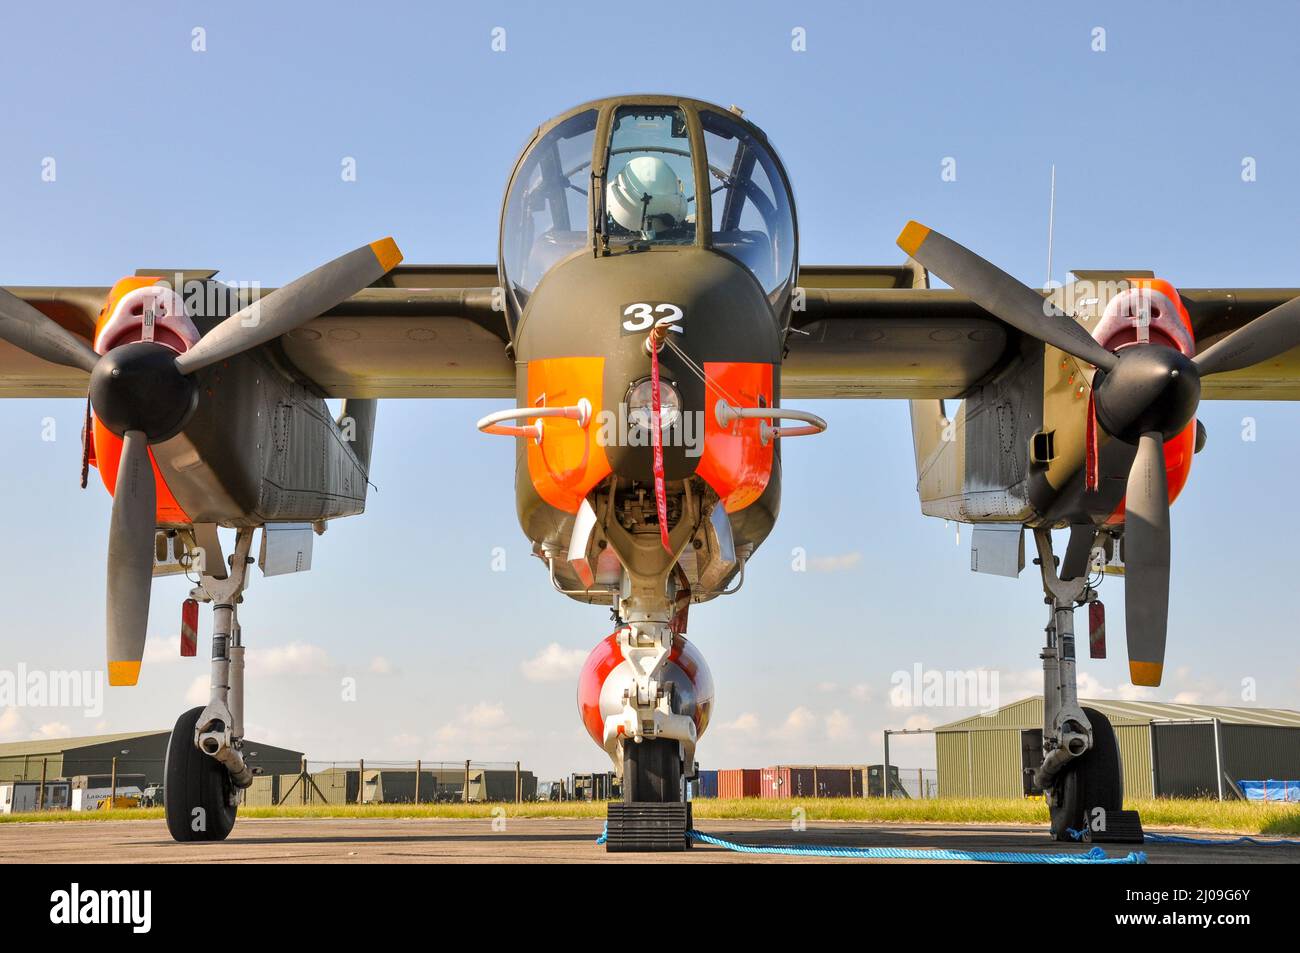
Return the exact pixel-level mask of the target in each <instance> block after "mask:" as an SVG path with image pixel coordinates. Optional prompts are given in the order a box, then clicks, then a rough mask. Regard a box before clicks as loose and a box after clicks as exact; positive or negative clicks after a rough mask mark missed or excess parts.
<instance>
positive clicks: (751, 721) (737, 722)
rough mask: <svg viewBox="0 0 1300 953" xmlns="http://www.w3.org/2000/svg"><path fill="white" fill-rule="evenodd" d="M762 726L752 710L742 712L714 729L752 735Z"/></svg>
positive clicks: (730, 733)
mask: <svg viewBox="0 0 1300 953" xmlns="http://www.w3.org/2000/svg"><path fill="white" fill-rule="evenodd" d="M761 728H762V722H760V721H759V718H758V715H756V714H754V713H753V712H752V711H747V712H742V713H741V714H740V715H738V716H737V717H736V718H734V719H733V720H731V721H726V722H723V723H722V724H720V725H719V726H718V727H717V728H716V729H714V730H715V731H719V732H721V733H725V734H728V735H747V736H750V737H754V736H756V735H757V734H758V733H759V730H760V729H761Z"/></svg>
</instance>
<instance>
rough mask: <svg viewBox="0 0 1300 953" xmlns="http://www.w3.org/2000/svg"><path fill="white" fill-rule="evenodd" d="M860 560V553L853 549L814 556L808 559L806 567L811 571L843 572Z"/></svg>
mask: <svg viewBox="0 0 1300 953" xmlns="http://www.w3.org/2000/svg"><path fill="white" fill-rule="evenodd" d="M860 562H862V553H860V552H858V551H856V550H854V551H853V552H851V553H842V554H841V555H839V556H814V557H813V558H812V559H810V560H808V568H809V569H811V570H812V571H813V572H843V571H845V570H847V569H852V568H854V567H855V566H857V564H858V563H860Z"/></svg>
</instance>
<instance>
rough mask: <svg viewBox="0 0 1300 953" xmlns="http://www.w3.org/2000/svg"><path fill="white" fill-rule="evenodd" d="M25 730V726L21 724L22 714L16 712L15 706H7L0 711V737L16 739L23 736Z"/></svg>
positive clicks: (9, 739)
mask: <svg viewBox="0 0 1300 953" xmlns="http://www.w3.org/2000/svg"><path fill="white" fill-rule="evenodd" d="M26 732H27V728H26V725H24V724H23V716H22V715H20V714H19V713H18V709H17V708H13V707H9V708H6V709H5V710H4V711H3V712H0V739H3V740H5V741H16V740H17V739H19V738H22V737H25V735H26Z"/></svg>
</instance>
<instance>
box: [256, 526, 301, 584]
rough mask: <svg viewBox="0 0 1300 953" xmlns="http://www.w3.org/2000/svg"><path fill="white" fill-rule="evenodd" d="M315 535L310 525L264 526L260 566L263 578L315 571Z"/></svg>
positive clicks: (258, 558)
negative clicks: (313, 542) (313, 557)
mask: <svg viewBox="0 0 1300 953" xmlns="http://www.w3.org/2000/svg"><path fill="white" fill-rule="evenodd" d="M314 535H315V532H314V531H313V529H312V526H311V524H310V523H268V524H267V525H266V526H263V527H262V546H261V549H260V550H259V552H258V556H257V565H258V567H259V568H261V570H262V575H263V576H283V575H286V574H287V573H291V572H306V571H307V570H309V569H311V548H312V539H313V537H314Z"/></svg>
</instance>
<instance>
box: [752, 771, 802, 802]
mask: <svg viewBox="0 0 1300 953" xmlns="http://www.w3.org/2000/svg"><path fill="white" fill-rule="evenodd" d="M762 787H763V797H769V798H782V797H812V796H813V769H812V768H787V767H781V766H777V767H774V768H764V769H763V784H762Z"/></svg>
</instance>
